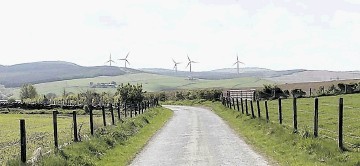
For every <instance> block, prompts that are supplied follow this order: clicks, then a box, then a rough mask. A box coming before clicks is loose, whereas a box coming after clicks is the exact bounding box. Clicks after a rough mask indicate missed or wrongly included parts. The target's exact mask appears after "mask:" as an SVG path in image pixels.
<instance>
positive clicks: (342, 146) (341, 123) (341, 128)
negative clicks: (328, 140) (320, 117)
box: [338, 98, 344, 150]
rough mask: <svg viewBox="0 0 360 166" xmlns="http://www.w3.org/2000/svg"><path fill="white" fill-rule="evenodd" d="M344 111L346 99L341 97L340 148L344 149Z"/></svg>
mask: <svg viewBox="0 0 360 166" xmlns="http://www.w3.org/2000/svg"><path fill="white" fill-rule="evenodd" d="M343 112H344V101H343V98H340V99H339V139H338V140H339V148H340V149H341V150H344V145H343Z"/></svg>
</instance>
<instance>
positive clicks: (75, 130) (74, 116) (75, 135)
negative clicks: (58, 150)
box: [73, 111, 79, 142]
mask: <svg viewBox="0 0 360 166" xmlns="http://www.w3.org/2000/svg"><path fill="white" fill-rule="evenodd" d="M73 125H74V142H78V141H79V139H78V131H77V121H76V111H73Z"/></svg>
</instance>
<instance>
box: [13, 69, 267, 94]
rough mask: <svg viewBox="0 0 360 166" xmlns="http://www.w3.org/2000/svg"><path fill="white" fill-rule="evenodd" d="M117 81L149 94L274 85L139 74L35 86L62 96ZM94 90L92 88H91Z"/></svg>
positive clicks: (260, 81)
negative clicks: (92, 83) (166, 91)
mask: <svg viewBox="0 0 360 166" xmlns="http://www.w3.org/2000/svg"><path fill="white" fill-rule="evenodd" d="M111 81H115V82H117V83H118V84H121V83H124V84H127V83H130V84H142V85H143V89H144V90H145V91H148V92H156V91H163V90H177V89H197V88H247V87H261V86H263V84H272V83H273V82H271V81H268V80H264V79H259V78H253V77H246V78H235V79H224V80H201V79H200V80H188V79H187V78H184V77H171V76H164V75H158V74H149V73H137V74H126V75H121V76H114V77H112V76H102V77H95V78H84V79H73V80H64V81H56V82H49V83H41V84H35V87H36V90H37V91H38V93H39V94H47V93H50V92H51V93H56V94H57V95H60V94H62V92H63V90H64V88H65V89H66V91H67V92H74V93H77V92H84V91H86V90H87V89H90V88H89V83H90V82H94V83H100V82H111ZM91 89H92V88H91ZM94 89H95V90H96V91H97V92H112V93H114V92H115V91H116V89H114V88H113V89H110V88H94ZM18 95H19V89H17V90H15V91H14V96H15V97H17V96H18Z"/></svg>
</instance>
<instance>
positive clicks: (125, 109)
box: [124, 102, 127, 118]
mask: <svg viewBox="0 0 360 166" xmlns="http://www.w3.org/2000/svg"><path fill="white" fill-rule="evenodd" d="M126 111H127V108H126V102H125V103H124V115H125V118H126V116H127V115H126Z"/></svg>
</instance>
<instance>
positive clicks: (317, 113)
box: [314, 98, 319, 137]
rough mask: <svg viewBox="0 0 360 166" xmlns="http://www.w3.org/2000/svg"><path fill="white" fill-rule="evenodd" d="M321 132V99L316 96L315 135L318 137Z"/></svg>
mask: <svg viewBox="0 0 360 166" xmlns="http://www.w3.org/2000/svg"><path fill="white" fill-rule="evenodd" d="M318 133H319V99H318V98H315V108H314V137H318Z"/></svg>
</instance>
